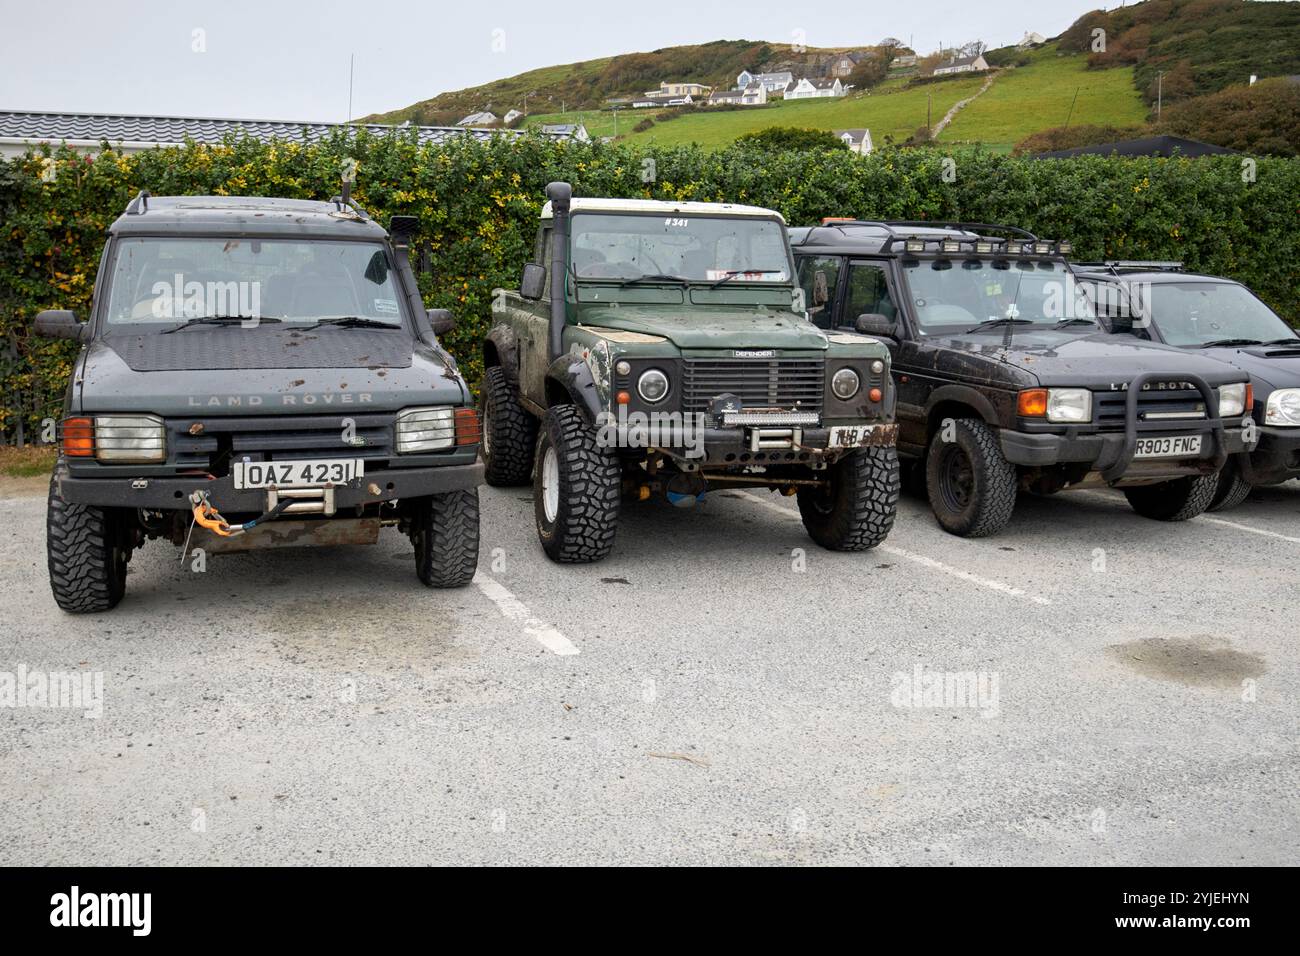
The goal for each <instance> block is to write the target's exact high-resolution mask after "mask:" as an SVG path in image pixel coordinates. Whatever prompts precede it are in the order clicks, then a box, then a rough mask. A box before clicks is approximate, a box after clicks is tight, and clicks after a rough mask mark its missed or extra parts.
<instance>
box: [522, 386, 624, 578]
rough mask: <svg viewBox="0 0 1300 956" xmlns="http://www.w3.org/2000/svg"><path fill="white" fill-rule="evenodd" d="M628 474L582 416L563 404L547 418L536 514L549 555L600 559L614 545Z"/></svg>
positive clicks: (575, 560)
mask: <svg viewBox="0 0 1300 956" xmlns="http://www.w3.org/2000/svg"><path fill="white" fill-rule="evenodd" d="M622 477H623V472H622V469H621V468H620V466H619V461H618V457H617V456H616V455H615V454H613V453H612V452H611V451H610V450H609V449H606V448H602V447H600V445H599V444H598V443H597V442H596V436H595V433H594V432H593V431H592V430H591V429H590V428H588V427H587V423H586V421H584V420H583V417H582V415H581V413H580V412H579V411H578V410H577V409H576V408H574V407H573V406H572V405H557V406H556V407H555V408H552V409H551V410H550V411H548V412H547V413H546V417H545V418H544V419H542V427H541V431H540V432H539V434H538V436H537V453H536V456H535V460H534V464H533V513H534V515H535V516H536V519H537V536H538V538H540V539H541V542H542V547H543V548H544V549H545V551H546V555H547V557H549V558H550V559H551V560H552V561H558V562H560V563H562V564H584V563H588V562H591V561H599V560H600V559H601V558H603V557H605V556H606V555H608V554H609V552H610V550H611V549H612V548H613V547H614V534H615V532H616V531H617V530H618V508H619V501H620V498H621V496H622Z"/></svg>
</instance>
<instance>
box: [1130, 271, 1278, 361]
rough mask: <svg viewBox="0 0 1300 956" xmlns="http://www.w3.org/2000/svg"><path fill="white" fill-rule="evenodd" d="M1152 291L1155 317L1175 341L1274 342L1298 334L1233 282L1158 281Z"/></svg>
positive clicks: (1170, 340) (1164, 333)
mask: <svg viewBox="0 0 1300 956" xmlns="http://www.w3.org/2000/svg"><path fill="white" fill-rule="evenodd" d="M1147 294H1148V295H1149V296H1150V297H1151V319H1152V321H1154V322H1155V324H1156V326H1157V327H1158V328H1159V330H1160V334H1161V336H1162V337H1163V338H1164V340H1165V341H1166V342H1168V343H1169V344H1170V345H1207V344H1209V343H1211V342H1219V341H1224V340H1240V341H1241V342H1242V343H1243V344H1244V343H1246V342H1251V341H1253V342H1273V341H1275V340H1277V339H1284V338H1288V337H1293V336H1294V335H1295V333H1294V332H1292V331H1291V327H1290V326H1288V325H1287V324H1286V323H1285V322H1283V321H1282V320H1281V319H1280V318H1279V317H1278V316H1277V315H1276V314H1274V312H1273V310H1272V309H1270V308H1269V307H1268V306H1266V305H1265V304H1264V303H1263V302H1261V301H1259V299H1257V298H1255V296H1253V295H1252V294H1251V293H1250V292H1249V291H1247V290H1246V289H1244V288H1242V287H1241V286H1239V285H1235V284H1233V283H1229V282H1158V283H1152V284H1150V285H1149V286H1148V288H1147ZM1297 341H1300V339H1298V340H1297Z"/></svg>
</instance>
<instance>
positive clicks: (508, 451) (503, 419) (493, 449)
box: [479, 365, 537, 488]
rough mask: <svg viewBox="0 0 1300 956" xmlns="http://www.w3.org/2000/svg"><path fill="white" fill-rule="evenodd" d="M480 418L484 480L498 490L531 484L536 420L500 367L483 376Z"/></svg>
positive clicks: (480, 395) (492, 368)
mask: <svg viewBox="0 0 1300 956" xmlns="http://www.w3.org/2000/svg"><path fill="white" fill-rule="evenodd" d="M479 417H480V418H481V419H482V421H483V469H484V479H485V480H486V481H487V483H488V484H489V485H494V486H496V487H498V488H503V487H509V486H511V485H526V484H528V476H529V473H530V472H531V471H532V468H533V444H534V443H535V442H536V441H537V419H535V418H533V416H532V415H530V414H529V413H528V411H527V409H525V408H524V407H523V406H522V405H521V404H520V403H519V393H518V391H516V389H515V387H514V386H513V385H511V384H510V380H509V379H508V378H506V372H505V369H503V368H501V366H499V365H494V366H492V367H491V368H489V369H488V370H487V371H486V372H484V373H483V385H482V387H481V389H480V390H479Z"/></svg>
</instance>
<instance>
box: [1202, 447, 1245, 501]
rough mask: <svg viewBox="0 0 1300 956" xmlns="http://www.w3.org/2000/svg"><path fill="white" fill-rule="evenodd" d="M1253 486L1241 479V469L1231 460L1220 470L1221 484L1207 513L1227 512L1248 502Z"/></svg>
mask: <svg viewBox="0 0 1300 956" xmlns="http://www.w3.org/2000/svg"><path fill="white" fill-rule="evenodd" d="M1252 487H1253V486H1252V485H1251V483H1250V482H1248V481H1247V480H1246V479H1245V478H1243V477H1241V469H1240V468H1239V467H1237V463H1236V462H1235V461H1233V460H1232V459H1231V458H1229V459H1228V462H1227V464H1225V465H1224V466H1223V467H1222V468H1220V469H1219V483H1218V484H1217V485H1216V486H1215V489H1214V497H1213V498H1211V499H1210V506H1209V507H1208V508H1206V509H1205V510H1206V511H1227V510H1228V509H1229V508H1235V507H1237V505H1239V504H1241V503H1242V502H1243V501H1245V500H1246V496H1247V495H1249V494H1250V489H1251V488H1252Z"/></svg>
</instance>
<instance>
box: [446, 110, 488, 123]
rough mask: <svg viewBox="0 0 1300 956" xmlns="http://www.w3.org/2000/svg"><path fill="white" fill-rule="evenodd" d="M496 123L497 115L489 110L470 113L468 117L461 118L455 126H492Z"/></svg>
mask: <svg viewBox="0 0 1300 956" xmlns="http://www.w3.org/2000/svg"><path fill="white" fill-rule="evenodd" d="M496 121H497V114H496V113H493V112H492V111H491V110H483V112H481V113H470V114H469V116H466V117H463V118H462V119H459V120H457V121H456V125H457V126H492V125H493V124H494V123H496Z"/></svg>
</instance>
